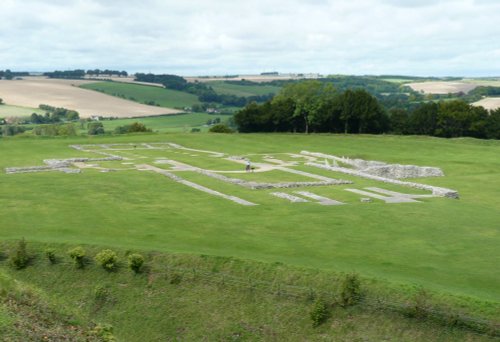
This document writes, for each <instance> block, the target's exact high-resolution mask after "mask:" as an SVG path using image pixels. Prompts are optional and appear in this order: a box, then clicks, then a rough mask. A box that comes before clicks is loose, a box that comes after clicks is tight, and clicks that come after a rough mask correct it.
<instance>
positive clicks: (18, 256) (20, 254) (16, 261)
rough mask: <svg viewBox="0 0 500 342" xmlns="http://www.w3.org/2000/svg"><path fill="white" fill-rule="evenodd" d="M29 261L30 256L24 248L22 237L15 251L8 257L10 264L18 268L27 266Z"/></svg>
mask: <svg viewBox="0 0 500 342" xmlns="http://www.w3.org/2000/svg"><path fill="white" fill-rule="evenodd" d="M29 261H30V258H29V255H28V251H27V250H26V241H25V240H24V238H22V239H21V240H19V242H18V244H17V249H16V252H15V253H14V255H12V256H11V258H10V264H11V265H12V267H14V268H15V269H18V270H20V269H22V268H25V267H26V266H28V263H29Z"/></svg>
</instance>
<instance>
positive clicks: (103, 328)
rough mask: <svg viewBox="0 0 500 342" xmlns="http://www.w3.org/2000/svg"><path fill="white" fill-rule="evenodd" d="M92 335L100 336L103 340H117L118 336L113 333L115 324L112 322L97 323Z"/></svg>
mask: <svg viewBox="0 0 500 342" xmlns="http://www.w3.org/2000/svg"><path fill="white" fill-rule="evenodd" d="M91 333H92V335H94V336H95V337H97V338H99V341H103V342H115V341H116V338H115V337H114V335H113V326H112V325H110V324H97V325H96V326H95V327H94V329H92V332H91Z"/></svg>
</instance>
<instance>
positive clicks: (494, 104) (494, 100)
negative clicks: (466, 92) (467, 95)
mask: <svg viewBox="0 0 500 342" xmlns="http://www.w3.org/2000/svg"><path fill="white" fill-rule="evenodd" d="M473 105H475V106H483V107H484V108H486V109H489V110H492V109H497V108H500V97H485V98H484V99H481V100H479V101H477V102H474V103H473Z"/></svg>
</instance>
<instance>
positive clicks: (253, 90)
mask: <svg viewBox="0 0 500 342" xmlns="http://www.w3.org/2000/svg"><path fill="white" fill-rule="evenodd" d="M207 85H209V86H211V87H212V88H213V89H214V90H215V92H216V93H218V94H228V95H236V96H245V97H248V96H255V95H267V94H269V93H273V94H277V93H278V92H279V91H280V90H281V87H275V86H267V85H266V86H259V85H255V86H251V85H250V86H249V85H237V84H230V83H226V82H224V81H212V82H207Z"/></svg>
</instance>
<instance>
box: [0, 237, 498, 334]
mask: <svg viewBox="0 0 500 342" xmlns="http://www.w3.org/2000/svg"><path fill="white" fill-rule="evenodd" d="M4 246H5V245H4ZM43 247H44V246H43V245H36V246H32V245H29V250H30V251H31V252H32V253H33V252H34V251H35V248H36V249H37V251H36V254H37V256H38V258H36V259H35V260H34V262H33V263H32V265H31V266H29V267H28V268H27V269H25V270H22V271H13V270H11V269H8V268H6V267H5V263H1V262H0V267H2V268H3V269H4V271H5V272H9V273H10V274H11V276H13V277H16V278H19V279H22V280H23V281H26V282H30V283H35V284H36V285H37V286H38V287H40V288H41V289H43V290H45V291H47V293H50V294H51V296H52V299H53V300H54V301H55V303H57V304H58V305H59V306H70V307H75V309H78V312H79V314H80V316H81V317H82V318H83V319H84V320H87V321H95V320H98V321H100V322H105V323H110V324H112V325H113V327H114V329H113V330H114V335H115V336H116V337H117V338H118V340H119V341H163V340H170V339H174V338H175V339H177V340H183V341H199V340H206V341H262V340H264V341H284V340H286V341H304V340H308V341H325V340H332V339H335V340H336V341H354V340H370V341H380V340H385V341H398V342H400V341H429V340H432V341H450V342H451V341H461V340H463V341H492V339H491V338H489V337H487V336H480V335H476V334H473V333H471V332H466V331H461V330H459V329H450V328H446V327H443V326H438V325H433V324H431V323H429V322H428V323H424V322H420V321H418V320H412V319H407V318H405V317H404V316H402V315H400V314H396V313H391V312H380V311H371V310H367V308H365V307H354V308H350V309H347V310H345V309H341V308H339V307H335V308H333V309H332V310H331V317H330V318H329V319H328V320H327V321H326V322H325V324H323V325H322V326H320V327H318V328H312V326H311V320H310V318H309V312H310V310H311V306H312V302H311V300H310V299H308V298H307V295H305V296H299V297H290V296H287V295H286V293H282V294H281V295H278V294H277V292H276V289H277V288H273V289H272V288H267V287H266V286H264V287H256V288H253V289H252V286H251V284H252V282H254V283H255V282H257V281H259V280H262V279H263V278H268V279H269V280H270V281H271V282H270V283H274V284H276V282H278V283H290V282H295V283H297V282H299V283H300V281H305V282H306V283H309V284H311V283H312V280H316V281H315V282H314V288H315V289H318V288H319V289H325V288H328V289H332V284H333V283H334V282H335V276H333V277H332V274H326V275H322V274H315V273H314V272H312V273H310V274H309V273H307V272H305V273H304V272H303V271H300V270H294V269H290V268H287V267H283V266H280V265H275V266H269V265H262V264H258V263H252V262H241V261H238V260H234V259H221V258H209V257H205V256H201V257H200V256H182V255H162V254H158V253H151V254H150V255H149V256H148V257H147V268H148V272H147V273H144V274H139V275H133V274H132V273H131V272H130V271H129V270H127V269H126V266H125V264H124V260H125V253H124V251H123V250H120V251H118V256H119V262H120V263H121V264H120V268H119V269H118V271H117V272H113V273H107V272H105V271H104V270H102V269H101V268H100V267H99V266H98V265H95V264H94V263H93V262H92V260H91V259H90V258H91V257H92V256H94V255H95V253H96V252H97V251H98V250H99V249H98V248H89V247H86V249H87V253H88V256H89V257H90V258H89V260H88V261H89V264H88V265H87V266H86V268H85V269H83V270H77V269H75V267H74V266H73V265H72V264H71V263H70V262H69V259H68V257H67V255H66V251H67V249H68V248H70V246H64V245H62V246H61V245H57V246H54V245H52V247H56V249H57V251H56V254H57V255H58V263H57V264H55V265H50V264H49V263H48V262H47V261H46V260H45V259H44V258H43V257H41V256H42V250H43ZM182 268H184V269H186V271H185V272H182V273H180V272H179V271H178V270H179V269H182ZM193 268H195V269H196V272H195V273H193V272H192V271H191V270H192V269H193ZM222 274H224V275H225V276H224V277H223V276H222ZM206 275H210V276H209V277H207V276H206ZM301 277H303V279H301ZM174 279H177V281H175V280H174ZM249 279H251V281H249ZM99 288H100V289H101V292H100V293H102V294H103V295H102V296H100V297H97V296H96V290H97V289H99ZM283 290H285V288H283ZM285 291H286V290H285ZM325 299H326V300H327V302H328V303H331V300H332V299H331V298H330V297H328V296H327V297H325ZM75 304H76V305H75ZM124 313H126V314H124Z"/></svg>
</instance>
